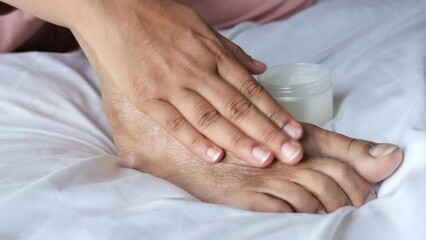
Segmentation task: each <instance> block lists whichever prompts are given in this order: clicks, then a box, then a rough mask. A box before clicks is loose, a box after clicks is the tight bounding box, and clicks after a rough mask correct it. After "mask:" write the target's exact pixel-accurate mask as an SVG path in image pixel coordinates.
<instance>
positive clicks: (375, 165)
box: [302, 124, 403, 183]
mask: <svg viewBox="0 0 426 240" xmlns="http://www.w3.org/2000/svg"><path fill="white" fill-rule="evenodd" d="M303 127H304V128H305V135H306V136H303V139H302V143H303V147H304V149H305V151H306V152H307V153H309V155H312V156H318V157H328V158H333V159H336V160H339V161H342V162H344V163H346V164H348V165H349V166H351V167H352V168H353V169H355V170H356V172H357V173H358V174H359V175H360V176H361V177H363V178H364V179H365V180H367V181H368V182H370V183H377V182H379V181H382V180H384V179H385V178H387V177H389V176H390V175H391V174H392V173H393V172H394V171H395V170H396V169H397V168H398V166H399V165H400V164H401V162H402V157H403V154H402V151H401V149H400V148H398V146H395V145H393V144H377V143H372V142H369V141H364V140H359V139H353V138H350V137H347V136H344V135H341V134H338V133H334V132H330V131H327V130H324V129H321V128H318V127H316V126H314V125H311V124H303Z"/></svg>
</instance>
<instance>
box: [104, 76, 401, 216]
mask: <svg viewBox="0 0 426 240" xmlns="http://www.w3.org/2000/svg"><path fill="white" fill-rule="evenodd" d="M117 89H118V88H116V87H115V86H114V85H113V84H112V83H110V82H107V81H104V82H103V90H102V91H103V101H104V109H105V112H106V114H107V116H108V119H109V122H110V125H111V127H112V130H113V135H114V140H115V144H116V147H117V152H118V154H119V155H121V156H123V158H124V159H125V165H126V166H128V167H131V168H135V169H138V170H140V171H143V172H147V173H150V174H152V175H154V176H157V177H160V178H163V179H166V180H168V181H170V182H172V183H174V184H176V185H178V186H180V187H182V188H183V189H185V190H186V191H188V192H189V193H191V194H192V195H194V196H195V197H197V198H199V199H200V200H202V201H205V202H210V203H218V204H225V205H230V206H234V207H238V208H242V209H247V210H252V211H264V212H305V213H321V212H332V211H334V210H336V209H338V208H340V207H342V206H347V205H353V206H355V207H360V206H362V205H363V204H365V203H366V202H367V201H368V200H370V199H372V198H374V192H373V191H372V189H371V187H370V184H369V183H376V182H378V181H381V180H383V179H385V178H387V177H388V176H390V175H391V174H392V173H393V172H394V171H395V170H396V168H397V167H398V166H399V164H400V163H401V161H402V152H401V150H400V149H399V148H397V147H396V146H394V145H389V144H385V145H377V144H373V143H371V142H368V141H362V140H355V139H351V138H348V137H346V136H343V135H340V134H336V133H332V132H329V131H325V130H322V129H320V128H318V127H315V126H313V125H309V124H304V131H305V135H304V137H303V138H302V145H303V147H304V149H305V154H306V156H305V158H304V159H303V161H302V162H301V163H299V164H298V165H296V166H287V165H284V164H282V163H280V162H278V161H276V162H275V163H273V164H272V165H271V166H269V167H267V168H264V169H259V168H253V167H250V166H248V165H247V164H246V163H245V162H244V161H241V160H239V159H238V158H236V157H234V156H232V155H231V154H227V156H226V158H225V159H224V161H222V162H221V163H218V164H211V163H206V162H205V161H202V160H201V159H197V157H195V156H194V155H193V154H192V153H191V152H189V151H188V150H187V149H186V147H184V146H182V145H181V144H180V143H179V142H177V141H176V140H175V139H174V138H173V137H171V136H170V135H169V134H168V133H167V132H166V131H164V130H163V129H161V127H159V126H158V125H157V124H156V123H155V122H154V121H152V120H151V119H150V118H149V117H148V116H146V115H145V114H143V113H142V112H140V111H138V110H137V109H135V108H134V107H133V106H132V105H131V104H130V103H129V102H128V101H127V100H126V99H125V98H124V97H122V96H121V94H120V93H119V92H118V90H117ZM194 141H195V140H194ZM364 179H365V180H364Z"/></svg>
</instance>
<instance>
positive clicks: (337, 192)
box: [292, 169, 351, 212]
mask: <svg viewBox="0 0 426 240" xmlns="http://www.w3.org/2000/svg"><path fill="white" fill-rule="evenodd" d="M292 180H293V181H294V182H295V183H297V184H299V185H301V186H302V187H304V188H305V189H306V190H308V191H309V192H311V193H312V194H313V195H314V196H315V197H316V198H317V199H318V200H319V201H320V202H321V204H322V206H324V208H325V210H326V211H327V212H334V211H335V210H337V209H339V208H341V207H344V206H349V205H351V204H350V200H349V199H348V197H347V196H346V194H345V192H344V191H343V190H342V189H341V188H340V186H339V185H338V184H337V183H336V182H334V180H333V179H332V178H330V177H328V176H327V175H324V174H323V173H320V172H317V171H315V170H311V169H304V171H303V172H299V173H298V174H297V175H295V176H294V179H292Z"/></svg>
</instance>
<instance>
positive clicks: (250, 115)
mask: <svg viewBox="0 0 426 240" xmlns="http://www.w3.org/2000/svg"><path fill="white" fill-rule="evenodd" d="M212 78H213V77H212ZM206 84H207V85H208V86H206ZM206 84H204V86H199V85H197V86H195V88H196V91H197V92H198V93H200V95H202V96H203V97H204V98H205V99H206V100H207V101H208V102H209V103H210V104H211V105H213V107H214V108H215V109H216V110H217V111H218V112H219V113H220V114H221V115H222V116H223V117H225V118H226V119H227V120H228V121H229V122H231V123H232V124H233V125H235V126H236V127H238V128H239V129H240V130H241V131H242V132H244V133H245V134H247V135H248V136H249V137H251V138H252V139H253V140H254V141H256V142H258V143H260V144H262V145H264V146H266V147H267V148H268V149H269V150H271V151H272V152H273V153H274V154H275V157H277V158H278V159H279V160H281V161H282V162H284V163H286V164H296V163H297V162H299V161H300V159H302V157H303V151H302V148H301V145H300V144H299V143H298V142H297V141H295V140H293V139H291V138H290V137H288V136H287V134H286V133H285V132H284V131H282V130H281V129H280V128H279V127H277V126H276V125H275V124H274V123H273V122H271V121H270V120H269V119H268V118H267V117H266V116H265V114H263V113H262V112H260V111H259V110H258V109H257V108H256V107H255V106H254V105H253V104H252V103H251V102H250V101H248V100H247V99H246V98H245V97H244V96H242V95H241V94H240V93H239V92H238V91H237V90H236V89H235V88H233V87H232V86H231V85H229V84H228V83H226V82H224V81H221V80H219V79H217V78H216V79H212V80H211V81H207V83H206Z"/></svg>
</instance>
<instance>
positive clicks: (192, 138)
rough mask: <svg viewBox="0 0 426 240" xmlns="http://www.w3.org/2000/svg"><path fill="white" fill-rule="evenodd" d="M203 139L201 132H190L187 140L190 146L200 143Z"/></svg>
mask: <svg viewBox="0 0 426 240" xmlns="http://www.w3.org/2000/svg"><path fill="white" fill-rule="evenodd" d="M201 141H202V136H201V135H200V134H188V135H187V137H186V139H185V142H186V143H187V145H188V146H189V147H193V146H196V145H198V144H199V143H200V142H201Z"/></svg>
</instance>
